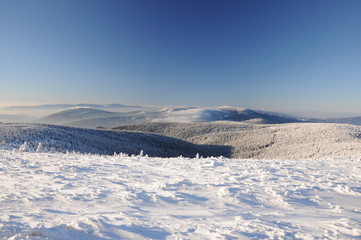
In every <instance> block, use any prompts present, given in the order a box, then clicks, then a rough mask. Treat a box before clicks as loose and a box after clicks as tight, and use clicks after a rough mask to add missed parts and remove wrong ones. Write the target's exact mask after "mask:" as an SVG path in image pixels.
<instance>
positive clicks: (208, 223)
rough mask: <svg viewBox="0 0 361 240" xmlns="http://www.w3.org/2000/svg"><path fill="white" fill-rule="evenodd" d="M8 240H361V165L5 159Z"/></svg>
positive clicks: (1, 230) (24, 155)
mask: <svg viewBox="0 0 361 240" xmlns="http://www.w3.org/2000/svg"><path fill="white" fill-rule="evenodd" d="M0 185H1V186H0V202H1V204H0V211H1V214H0V239H12V240H15V239H92V240H103V239H360V238H361V205H360V202H361V161H360V160H355V159H354V160H353V159H350V158H346V159H333V160H330V159H328V160H317V159H315V160H251V159H228V158H194V159H190V158H183V157H178V158H149V157H147V156H132V157H129V156H127V155H114V156H105V155H91V154H78V153H67V154H65V153H34V152H18V151H8V150H0Z"/></svg>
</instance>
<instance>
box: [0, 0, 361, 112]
mask: <svg viewBox="0 0 361 240" xmlns="http://www.w3.org/2000/svg"><path fill="white" fill-rule="evenodd" d="M360 13H361V1H359V0H347V1H341V0H339V1H336V0H312V1H311V0H304V1H289V0H287V1H286V0H284V1H278V0H275V1H268V0H252V1H250V0H243V1H241V0H240V1H238V0H226V1H221V0H219V1H212V0H203V1H200V0H192V1H191V0H174V1H167V0H163V1H159V0H157V1H156V0H151V1H148V0H120V1H115V0H108V1H102V0H96V1H95V0H78V1H72V0H63V1H46V0H37V1H25V0H23V1H20V0H0V84H1V86H0V89H1V90H0V106H4V105H19V104H20V105H29V104H45V103H122V104H152V105H198V106H220V105H229V106H235V107H246V108H254V109H261V110H273V111H281V112H291V113H296V114H297V113H300V114H304V113H307V112H308V113H315V114H317V113H322V112H324V113H327V112H329V113H331V112H332V113H354V114H360V115H361V105H359V102H361V94H360V93H359V92H360V89H361V67H360V65H361V14H360Z"/></svg>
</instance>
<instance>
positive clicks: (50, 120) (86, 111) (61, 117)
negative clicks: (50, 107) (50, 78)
mask: <svg viewBox="0 0 361 240" xmlns="http://www.w3.org/2000/svg"><path fill="white" fill-rule="evenodd" d="M120 114H121V113H116V112H109V111H104V110H99V109H94V108H75V109H70V110H65V111H61V112H57V113H53V114H50V115H48V116H45V117H42V118H40V119H37V120H36V122H38V123H47V124H59V125H62V124H63V125H69V124H70V123H71V122H76V121H82V120H88V119H94V118H112V117H116V116H118V115H120Z"/></svg>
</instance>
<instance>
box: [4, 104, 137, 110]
mask: <svg viewBox="0 0 361 240" xmlns="http://www.w3.org/2000/svg"><path fill="white" fill-rule="evenodd" d="M49 108H51V109H57V108H58V109H59V108H60V109H65V108H142V107H141V106H137V105H134V106H133V105H123V104H118V103H111V104H88V103H81V104H43V105H34V106H9V107H6V108H3V109H4V110H11V109H14V110H29V109H49Z"/></svg>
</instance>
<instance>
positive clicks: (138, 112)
mask: <svg viewBox="0 0 361 240" xmlns="http://www.w3.org/2000/svg"><path fill="white" fill-rule="evenodd" d="M6 109H7V110H8V111H9V109H11V110H15V109H16V110H17V112H20V113H21V112H22V111H26V112H27V113H32V111H34V112H36V111H42V110H44V109H48V110H49V109H50V110H51V111H50V112H51V114H48V115H46V116H44V117H41V118H36V117H32V116H29V115H25V114H0V122H8V123H9V122H33V123H45V124H56V125H65V126H73V127H82V128H113V127H117V126H124V125H131V124H138V123H147V122H215V121H233V122H245V123H254V124H284V123H297V122H313V123H341V124H353V125H361V117H350V118H330V119H306V118H299V117H293V116H289V115H286V114H282V113H274V112H266V111H258V110H251V109H246V108H234V107H211V108H203V107H187V106H186V107H165V108H161V107H146V106H130V105H122V104H48V105H38V106H13V107H9V108H6ZM45 112H46V111H45Z"/></svg>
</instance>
